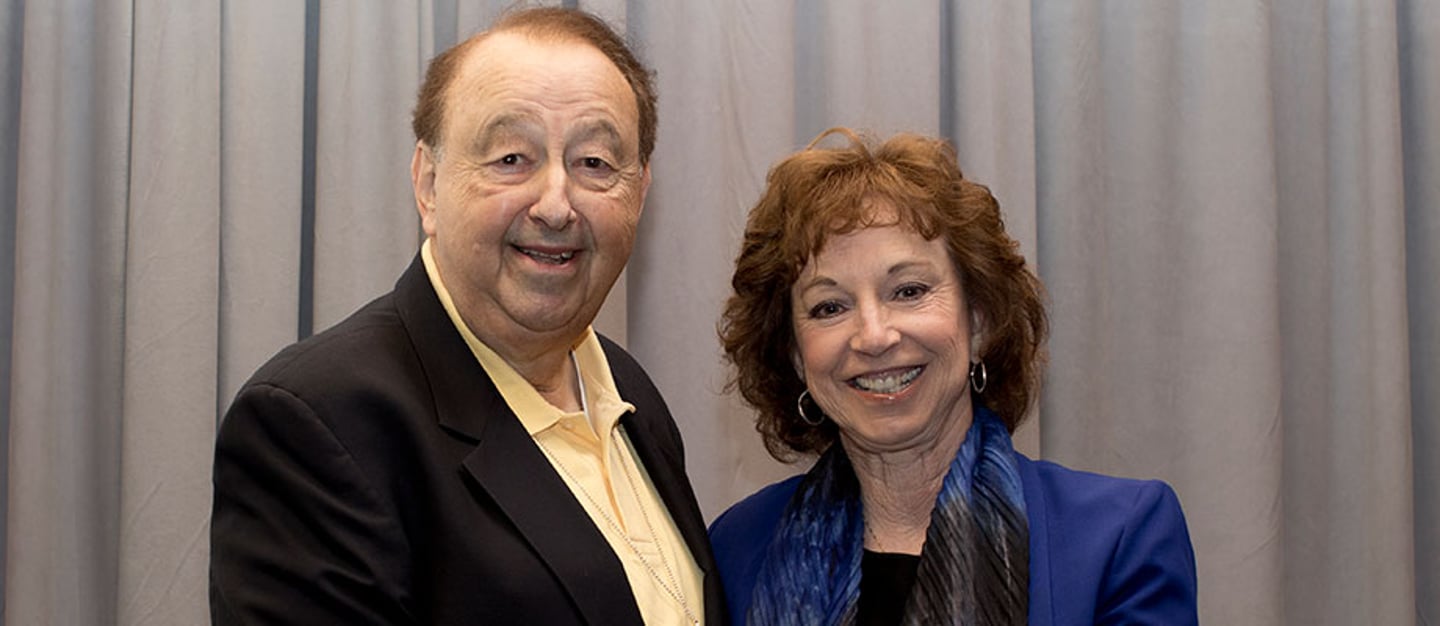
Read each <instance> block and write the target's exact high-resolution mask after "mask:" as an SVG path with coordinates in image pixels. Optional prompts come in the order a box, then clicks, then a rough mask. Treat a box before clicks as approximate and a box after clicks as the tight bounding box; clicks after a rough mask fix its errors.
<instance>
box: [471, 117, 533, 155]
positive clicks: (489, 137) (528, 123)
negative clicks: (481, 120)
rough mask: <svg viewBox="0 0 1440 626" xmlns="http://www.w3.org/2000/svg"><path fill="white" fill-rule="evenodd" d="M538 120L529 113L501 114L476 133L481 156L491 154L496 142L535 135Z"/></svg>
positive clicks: (476, 145) (476, 142)
mask: <svg viewBox="0 0 1440 626" xmlns="http://www.w3.org/2000/svg"><path fill="white" fill-rule="evenodd" d="M537 126H538V120H537V119H536V117H535V116H534V115H531V114H528V113H501V114H500V115H497V116H495V117H493V118H491V119H490V120H489V121H487V122H486V123H485V125H484V126H481V127H480V129H479V130H478V131H476V133H475V140H474V144H475V147H476V148H478V150H479V152H480V153H481V154H484V153H486V152H489V151H490V149H491V148H493V147H494V146H495V142H497V141H499V140H500V139H502V138H506V137H515V136H517V135H518V136H522V137H527V136H530V135H533V134H535V129H536V128H537Z"/></svg>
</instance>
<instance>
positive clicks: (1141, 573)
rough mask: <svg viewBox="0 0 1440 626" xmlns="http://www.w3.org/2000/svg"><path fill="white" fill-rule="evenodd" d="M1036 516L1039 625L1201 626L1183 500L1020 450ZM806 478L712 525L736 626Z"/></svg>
mask: <svg viewBox="0 0 1440 626" xmlns="http://www.w3.org/2000/svg"><path fill="white" fill-rule="evenodd" d="M1015 456H1016V460H1017V461H1018V463H1019V468H1020V479H1021V484H1022V486H1023V488H1024V490H1025V509H1026V511H1025V513H1026V517H1027V518H1029V520H1030V624H1031V625H1032V626H1050V625H1055V626H1061V625H1063V626H1069V625H1072V624H1115V625H1119V624H1155V625H1163V626H1185V625H1189V624H1197V623H1198V618H1197V617H1196V609H1195V606H1196V604H1195V603H1196V596H1195V593H1196V590H1195V552H1194V550H1192V549H1191V547H1190V534H1189V531H1188V530H1187V529H1186V527H1185V516H1184V514H1183V513H1182V512H1181V511H1180V501H1179V499H1178V498H1176V496H1175V492H1174V491H1173V490H1172V489H1170V487H1169V485H1166V484H1165V483H1163V482H1160V481H1158V480H1146V481H1141V480H1131V479H1124V478H1113V477H1110V476H1101V475H1099V474H1091V473H1089V472H1079V471H1075V470H1071V469H1066V468H1064V467H1061V466H1059V465H1056V464H1054V463H1049V462H1046V461H1032V460H1030V459H1028V458H1026V457H1025V456H1024V455H1021V454H1019V453H1016V455H1015ZM800 478H801V477H800V476H795V477H792V478H790V479H787V480H784V481H781V482H778V483H775V484H773V485H770V486H769V487H766V488H764V489H762V490H760V491H758V492H756V493H755V494H754V495H751V496H750V497H748V498H746V499H744V500H742V501H740V502H739V503H737V504H736V505H735V506H732V507H730V510H728V511H726V512H725V513H724V514H722V515H721V516H720V517H719V518H717V519H716V520H715V522H714V523H713V524H711V526H710V542H711V545H712V546H713V547H714V550H715V561H716V565H717V567H718V568H719V571H720V580H721V582H722V583H723V584H724V586H725V598H726V603H727V604H728V605H729V608H730V617H731V623H733V624H743V623H744V622H745V614H746V613H747V612H748V611H749V608H750V597H751V594H752V592H753V591H754V587H755V578H756V576H757V575H758V574H759V572H760V566H761V564H762V563H763V561H764V558H765V554H766V552H767V548H768V547H769V545H770V542H771V539H772V538H773V537H774V534H775V531H776V528H777V527H778V525H779V522H780V517H781V514H782V513H783V512H784V510H785V507H786V505H787V504H788V503H789V502H790V497H791V495H792V494H794V492H795V488H796V486H797V485H798V484H799V482H800Z"/></svg>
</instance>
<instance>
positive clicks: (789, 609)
mask: <svg viewBox="0 0 1440 626" xmlns="http://www.w3.org/2000/svg"><path fill="white" fill-rule="evenodd" d="M974 414H975V419H974V423H973V424H971V426H970V431H969V432H968V433H967V434H966V436H965V442H964V443H963V444H961V446H960V451H959V453H957V454H956V455H955V460H954V462H952V463H951V464H950V470H949V472H947V473H946V475H945V481H944V483H943V485H942V487H941V489H940V494H939V496H938V497H937V498H936V500H935V509H934V511H933V512H932V513H931V517H930V528H929V530H928V531H926V534H925V547H924V549H923V551H922V552H921V555H920V565H919V569H918V571H917V572H916V576H915V586H914V587H912V588H911V590H910V596H909V598H907V599H906V604H905V623H907V624H961V625H966V626H969V625H984V626H998V625H1005V626H1011V625H1023V624H1025V621H1026V612H1027V611H1026V610H1027V608H1028V604H1029V593H1028V589H1027V586H1028V584H1029V578H1030V574H1029V569H1030V544H1029V526H1028V523H1027V521H1026V518H1025V499H1024V496H1023V494H1022V492H1021V487H1020V472H1019V469H1018V468H1017V467H1016V464H1015V456H1014V449H1013V448H1012V447H1011V444H1010V434H1009V432H1008V431H1006V430H1005V424H1004V423H1003V422H1001V421H1000V418H999V417H997V416H996V415H995V414H994V413H991V412H990V411H988V410H986V409H985V408H983V407H980V406H976V407H975V412H974ZM861 508H862V507H861V502H860V483H859V481H858V480H857V479H856V477H855V470H854V468H853V467H852V466H851V464H850V459H849V457H848V456H846V454H845V450H844V448H843V446H840V445H833V446H831V447H830V449H829V450H828V451H826V452H825V454H823V455H821V457H820V459H819V460H818V461H816V463H815V467H813V468H811V470H810V472H809V473H807V474H806V475H805V478H803V479H801V481H800V485H799V486H798V487H797V488H796V491H795V495H794V496H793V497H791V499H790V504H789V506H788V507H787V508H786V510H785V513H784V515H783V516H782V517H781V520H780V528H779V529H778V530H777V531H776V534H775V539H774V542H773V543H772V544H771V545H770V549H769V551H768V553H767V555H766V559H765V563H764V564H763V565H762V566H761V569H760V575H759V578H758V579H757V581H756V584H755V591H754V597H753V598H752V601H751V604H750V613H749V615H748V616H747V622H748V623H749V624H751V625H752V626H770V625H772V624H773V625H784V626H790V625H797V626H798V625H805V626H818V625H825V626H828V625H831V624H849V623H851V622H852V621H853V620H854V618H855V610H856V607H857V606H858V602H857V600H858V599H859V596H860V557H861V555H862V553H863V551H864V532H865V528H864V525H865V523H864V515H863V513H862V511H861Z"/></svg>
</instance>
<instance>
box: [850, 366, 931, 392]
mask: <svg viewBox="0 0 1440 626" xmlns="http://www.w3.org/2000/svg"><path fill="white" fill-rule="evenodd" d="M920 370H921V368H919V367H916V368H912V369H908V370H905V371H903V372H897V373H891V374H886V375H884V376H856V377H855V378H854V379H852V380H851V384H852V385H854V386H855V388H856V389H860V390H863V391H869V392H872V393H897V392H899V391H900V390H901V389H904V388H905V387H907V386H909V385H910V381H913V380H915V377H916V376H919V375H920Z"/></svg>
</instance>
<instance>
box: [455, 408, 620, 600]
mask: <svg viewBox="0 0 1440 626" xmlns="http://www.w3.org/2000/svg"><path fill="white" fill-rule="evenodd" d="M500 404H501V405H503V404H504V402H500ZM464 466H465V469H466V471H468V472H469V473H470V475H471V476H472V477H473V478H474V479H475V482H476V483H478V484H479V485H480V487H481V488H482V489H484V490H485V491H486V492H487V493H489V494H490V497H491V498H493V499H494V500H495V503H496V504H498V505H499V506H500V509H501V511H502V512H504V514H505V515H506V517H508V518H510V521H511V522H513V523H514V524H515V527H516V528H518V529H519V530H520V533H521V534H522V535H524V537H525V539H526V541H527V542H528V543H529V544H530V546H531V548H533V549H534V550H535V552H536V554H538V555H540V558H541V559H543V560H544V561H545V563H546V564H547V565H549V566H550V569H551V571H553V572H554V573H555V577H556V578H558V579H559V580H560V583H561V584H562V585H564V587H565V589H566V591H567V592H569V594H570V597H571V598H573V599H574V600H575V604H577V605H578V606H579V607H580V612H581V613H583V614H584V615H585V617H586V620H587V621H589V622H590V623H592V624H626V623H633V624H640V623H641V618H640V609H639V608H638V606H637V605H636V604H635V599H634V596H633V594H632V593H631V591H630V582H629V580H628V579H627V578H626V577H625V568H624V566H623V565H621V563H620V560H619V559H618V558H617V557H616V556H615V553H614V551H612V550H611V548H610V544H609V543H608V542H606V540H605V537H604V535H602V534H601V533H600V531H599V529H597V528H596V527H595V525H594V523H592V522H591V520H590V516H589V515H588V514H587V513H586V512H585V509H584V508H583V507H581V506H580V503H579V502H578V501H577V500H576V499H575V496H574V494H573V493H571V492H570V489H569V488H568V487H567V486H566V485H565V482H564V481H563V480H562V479H561V478H560V476H559V475H557V474H556V473H555V469H554V467H553V466H551V465H550V462H549V460H547V459H546V458H545V456H544V455H543V454H542V453H541V452H540V450H539V448H537V447H536V445H535V442H534V440H533V439H531V438H530V434H529V433H527V432H525V429H524V428H523V427H521V426H520V422H519V420H517V419H515V417H514V415H513V414H511V413H510V412H509V408H508V407H505V409H504V412H503V413H500V412H496V413H492V414H491V416H490V419H489V424H487V427H486V429H485V434H484V436H483V438H482V439H481V440H480V443H479V445H478V446H476V448H475V451H474V452H472V453H471V454H470V455H469V456H467V457H465V462H464Z"/></svg>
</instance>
